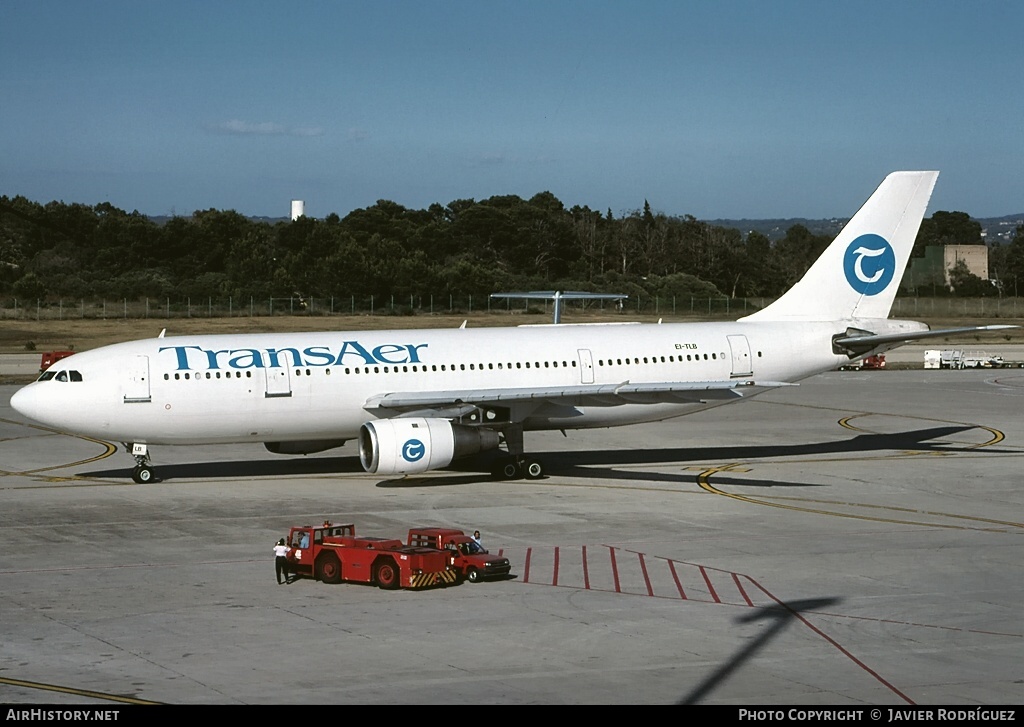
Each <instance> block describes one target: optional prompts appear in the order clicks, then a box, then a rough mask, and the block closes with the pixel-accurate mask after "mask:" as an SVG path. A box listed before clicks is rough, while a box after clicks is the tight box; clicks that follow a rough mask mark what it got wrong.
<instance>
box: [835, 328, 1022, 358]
mask: <svg viewBox="0 0 1024 727" xmlns="http://www.w3.org/2000/svg"><path fill="white" fill-rule="evenodd" d="M1007 328H1020V326H1012V325H1006V324H997V325H991V326H966V327H964V328H943V329H941V330H937V331H906V332H900V333H882V334H874V333H866V334H863V335H856V334H854V335H841V336H837V337H836V338H833V339H832V343H833V345H834V347H835V348H836V349H837V350H839V351H842V352H844V353H848V354H851V355H856V356H859V355H861V354H865V353H867V352H869V351H873V350H874V349H876V348H878V347H879V346H888V347H889V348H895V346H894V345H890V344H896V345H899V344H902V343H909V342H910V341H917V340H919V339H922V338H938V337H940V336H950V335H954V334H960V333H978V332H979V331H1002V330H1005V329H1007Z"/></svg>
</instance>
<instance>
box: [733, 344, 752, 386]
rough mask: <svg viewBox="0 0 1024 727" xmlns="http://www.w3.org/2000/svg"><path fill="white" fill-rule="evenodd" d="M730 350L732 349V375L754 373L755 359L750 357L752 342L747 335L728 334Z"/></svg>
mask: <svg viewBox="0 0 1024 727" xmlns="http://www.w3.org/2000/svg"><path fill="white" fill-rule="evenodd" d="M727 338H728V339H729V350H730V351H732V376H733V378H736V377H739V376H751V375H753V373H754V369H753V365H754V363H753V361H751V359H750V343H748V342H747V337H746V336H727Z"/></svg>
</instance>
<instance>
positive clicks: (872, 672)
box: [743, 576, 915, 704]
mask: <svg viewBox="0 0 1024 727" xmlns="http://www.w3.org/2000/svg"><path fill="white" fill-rule="evenodd" d="M743 577H744V578H746V579H747V580H748V581H750V582H751V583H753V584H754V585H755V586H756V587H757V588H758V590H760V591H761V593H763V594H764V595H766V596H768V598H770V599H772V600H773V601H775V603H777V604H779V605H780V606H782V607H783V608H784V609H786V610H787V611H789V613H790V614H791V615H792V616H793V617H794V618H796V619H798V620H799V621H800V622H801V623H802V624H803V625H804V626H806V627H807V628H809V629H810V630H811V631H813V632H814V633H816V634H818V636H820V637H821V638H823V639H825V641H827V642H828V643H830V644H832V646H834V647H835V648H837V649H838V650H839V651H840V653H842V654H843V655H844V656H846V657H847V658H848V659H850V660H851V661H852V662H853V663H854V664H856V665H857V666H859V667H860V668H861V669H863V670H864V671H866V672H867V673H868V674H870V675H871V676H873V677H874V678H875V679H877V680H878V681H879V682H881V683H882V684H884V685H885V686H886V687H887V688H888V689H889V690H890V691H891V692H892V693H893V694H895V695H897V696H898V697H899V698H900V699H902V700H904V701H905V702H906V703H907V704H915V702H914V700H912V699H911V698H910V697H908V696H907V695H906V694H904V693H903V692H901V691H900V690H899V689H897V688H896V687H895V686H894V685H893V684H890V683H889V682H888V681H886V680H885V679H883V678H882V676H881V675H880V674H879V673H878V672H876V671H875V670H874V669H872V668H870V667H869V666H868V665H867V664H865V663H864V662H863V661H861V660H860V659H858V658H857V657H856V656H854V655H853V654H851V653H850V652H849V651H847V650H846V649H845V648H843V647H842V646H841V645H840V644H839V642H838V641H836V640H835V639H833V638H832V637H831V636H829V635H828V634H826V633H825V632H824V631H822V630H821V629H819V628H818V627H817V626H815V625H814V624H812V623H811V622H810V621H808V620H807V619H806V618H804V617H803V614H801V613H800V612H799V611H794V610H793V609H791V608H790V607H789V606H787V605H786V604H785V603H784V602H783V601H781V600H780V599H778V598H776V597H775V596H774V595H772V594H771V593H769V592H768V590H767V589H765V587H764V586H762V585H761V584H760V583H758V582H757V581H755V580H754V579H753V578H751V577H750V576H743Z"/></svg>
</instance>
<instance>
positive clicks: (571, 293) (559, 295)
mask: <svg viewBox="0 0 1024 727" xmlns="http://www.w3.org/2000/svg"><path fill="white" fill-rule="evenodd" d="M491 297H492V298H510V299H513V300H553V301H554V302H555V316H554V321H552V322H553V323H561V322H562V301H563V300H624V299H626V298H628V297H629V296H628V295H625V294H624V293H587V292H585V291H580V290H565V291H562V290H533V291H530V292H527V293H491Z"/></svg>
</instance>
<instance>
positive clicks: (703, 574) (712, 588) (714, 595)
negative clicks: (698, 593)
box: [699, 566, 722, 603]
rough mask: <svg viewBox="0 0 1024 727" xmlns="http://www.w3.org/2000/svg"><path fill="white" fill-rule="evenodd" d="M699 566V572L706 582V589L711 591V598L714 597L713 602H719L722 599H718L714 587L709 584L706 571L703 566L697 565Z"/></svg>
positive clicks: (709, 580)
mask: <svg viewBox="0 0 1024 727" xmlns="http://www.w3.org/2000/svg"><path fill="white" fill-rule="evenodd" d="M699 567H700V574H701V575H702V576H704V583H706V584H707V587H708V591H710V592H711V598H713V599H714V601H715V603H721V602H722V599H720V598H719V597H718V594H717V593H715V587H714V586H713V585H711V579H710V578H708V572H707V571H706V570H705V569H704V566H699Z"/></svg>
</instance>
